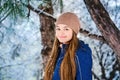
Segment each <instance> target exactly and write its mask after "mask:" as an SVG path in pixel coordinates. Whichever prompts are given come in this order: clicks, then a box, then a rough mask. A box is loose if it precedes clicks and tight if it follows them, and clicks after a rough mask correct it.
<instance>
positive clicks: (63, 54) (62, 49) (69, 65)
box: [44, 12, 92, 80]
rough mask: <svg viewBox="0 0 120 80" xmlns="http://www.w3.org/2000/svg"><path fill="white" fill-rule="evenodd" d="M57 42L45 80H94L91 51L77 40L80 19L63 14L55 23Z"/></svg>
mask: <svg viewBox="0 0 120 80" xmlns="http://www.w3.org/2000/svg"><path fill="white" fill-rule="evenodd" d="M55 26H56V28H55V40H54V44H53V48H52V52H51V57H50V60H49V61H48V64H47V65H46V68H45V74H44V80H92V71H91V69H92V57H91V49H90V48H89V47H88V45H87V44H84V42H83V41H80V40H79V39H78V38H77V34H78V32H79V30H80V23H79V19H78V17H77V16H76V15H75V14H74V13H71V12H66V13H63V14H62V15H61V16H60V17H59V18H58V19H57V21H56V23H55Z"/></svg>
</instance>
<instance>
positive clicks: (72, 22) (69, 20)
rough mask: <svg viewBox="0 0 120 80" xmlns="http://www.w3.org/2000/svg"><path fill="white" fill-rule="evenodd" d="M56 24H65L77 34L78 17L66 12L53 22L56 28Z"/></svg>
mask: <svg viewBox="0 0 120 80" xmlns="http://www.w3.org/2000/svg"><path fill="white" fill-rule="evenodd" d="M58 24H65V25H67V26H68V27H69V28H71V29H72V30H73V31H74V32H75V33H76V34H78V32H79V30H80V22H79V19H78V17H77V16H76V15H75V14H74V13H71V12H66V13H63V14H62V15H60V16H59V17H58V19H57V21H56V22H55V25H56V26H57V25H58Z"/></svg>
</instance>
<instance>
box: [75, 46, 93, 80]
mask: <svg viewBox="0 0 120 80" xmlns="http://www.w3.org/2000/svg"><path fill="white" fill-rule="evenodd" d="M76 80H92V52H91V49H90V48H89V47H88V45H85V46H84V47H83V48H82V49H79V50H78V52H77V55H76Z"/></svg>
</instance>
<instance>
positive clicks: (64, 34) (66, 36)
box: [55, 24, 73, 44]
mask: <svg viewBox="0 0 120 80" xmlns="http://www.w3.org/2000/svg"><path fill="white" fill-rule="evenodd" d="M55 32H56V34H55V36H56V37H57V39H58V40H59V41H60V43H63V44H67V43H68V42H69V41H70V40H71V39H72V36H73V30H72V29H71V28H69V27H68V26H67V25H64V24H58V25H57V26H56V28H55Z"/></svg>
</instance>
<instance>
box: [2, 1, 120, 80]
mask: <svg viewBox="0 0 120 80" xmlns="http://www.w3.org/2000/svg"><path fill="white" fill-rule="evenodd" d="M85 1H88V2H89V0H0V80H42V78H43V68H44V66H45V64H44V63H45V61H46V60H48V59H47V58H48V51H50V49H51V44H52V43H49V40H50V39H53V38H54V36H53V35H52V36H50V35H51V34H53V33H54V31H53V27H50V26H49V25H50V24H51V23H54V21H55V18H57V17H58V16H59V15H60V13H61V12H67V11H69V12H74V13H76V14H77V16H78V17H79V19H80V22H81V28H82V29H83V30H81V32H80V33H79V35H78V38H79V39H81V40H84V41H85V43H87V44H89V46H90V47H91V49H92V58H93V68H92V72H93V80H103V79H104V80H120V60H119V59H118V57H117V56H118V55H116V54H115V53H116V52H115V51H114V50H113V49H114V48H113V49H112V48H111V47H110V46H109V45H108V44H106V43H105V42H104V41H102V40H100V36H101V35H102V34H101V32H100V30H99V28H98V27H97V25H96V24H95V22H94V21H93V20H92V18H91V14H90V13H89V12H88V9H87V7H86V5H85ZM90 1H95V2H96V3H97V1H99V0H90ZM100 1H101V3H102V4H103V6H104V8H105V9H106V10H107V12H108V13H109V16H110V18H111V19H112V21H113V22H114V24H115V25H116V26H117V28H118V30H119V33H118V35H119V36H120V0H100ZM90 5H92V4H90ZM51 6H52V7H51ZM47 9H50V10H47ZM46 16H47V17H46ZM48 19H50V21H49V20H48ZM51 19H52V20H51ZM47 20H48V21H47ZM51 21H52V22H51ZM106 21H107V20H106ZM44 22H46V24H44ZM109 24H110V23H109ZM52 25H53V24H52ZM44 26H46V27H44ZM47 26H48V27H50V28H48V27H47ZM47 30H48V31H49V32H48V31H47ZM45 31H47V33H45ZM87 31H89V33H88V32H87ZM90 34H93V35H92V36H90ZM46 35H47V36H46ZM94 35H99V36H97V37H96V36H94ZM108 37H109V35H108ZM119 41H120V39H119ZM51 42H52V40H51ZM118 46H120V43H118ZM119 49H120V48H119ZM46 56H47V58H46Z"/></svg>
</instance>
